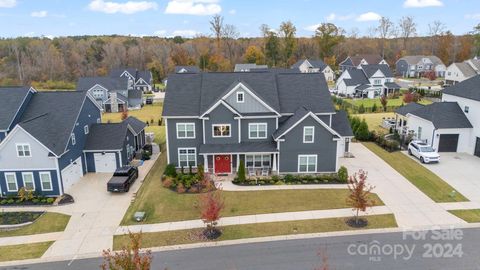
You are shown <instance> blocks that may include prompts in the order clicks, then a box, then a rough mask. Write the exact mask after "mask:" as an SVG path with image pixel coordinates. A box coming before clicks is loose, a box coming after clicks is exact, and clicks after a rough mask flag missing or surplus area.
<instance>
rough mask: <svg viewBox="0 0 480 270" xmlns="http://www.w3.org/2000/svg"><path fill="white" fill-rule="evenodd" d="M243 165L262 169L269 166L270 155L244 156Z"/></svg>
mask: <svg viewBox="0 0 480 270" xmlns="http://www.w3.org/2000/svg"><path fill="white" fill-rule="evenodd" d="M245 164H246V166H247V168H248V167H252V168H262V167H270V166H271V158H270V155H246V156H245Z"/></svg>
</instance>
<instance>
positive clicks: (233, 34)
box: [222, 24, 240, 60]
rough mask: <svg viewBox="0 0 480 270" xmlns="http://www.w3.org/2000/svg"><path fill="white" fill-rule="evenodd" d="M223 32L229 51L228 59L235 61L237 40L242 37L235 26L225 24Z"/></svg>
mask: <svg viewBox="0 0 480 270" xmlns="http://www.w3.org/2000/svg"><path fill="white" fill-rule="evenodd" d="M222 32H223V34H222V38H223V40H224V44H225V46H226V49H227V54H228V59H230V60H233V51H234V47H235V42H236V39H237V38H238V37H239V36H240V33H239V32H238V30H237V28H236V27H235V25H233V24H225V26H224V27H223V30H222Z"/></svg>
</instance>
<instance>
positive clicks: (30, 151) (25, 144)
mask: <svg viewBox="0 0 480 270" xmlns="http://www.w3.org/2000/svg"><path fill="white" fill-rule="evenodd" d="M19 146H22V151H23V156H20V155H19V153H18V147H19ZM25 146H28V152H29V153H30V155H28V156H26V155H25V148H24V147H25ZM15 150H16V151H17V157H19V158H24V157H31V156H32V148H31V147H30V144H28V143H17V144H15Z"/></svg>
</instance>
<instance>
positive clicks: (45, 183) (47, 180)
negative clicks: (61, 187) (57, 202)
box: [39, 172, 53, 191]
mask: <svg viewBox="0 0 480 270" xmlns="http://www.w3.org/2000/svg"><path fill="white" fill-rule="evenodd" d="M39 174H40V184H41V185H42V190H43V191H52V190H53V187H52V176H51V175H50V172H40V173H39Z"/></svg>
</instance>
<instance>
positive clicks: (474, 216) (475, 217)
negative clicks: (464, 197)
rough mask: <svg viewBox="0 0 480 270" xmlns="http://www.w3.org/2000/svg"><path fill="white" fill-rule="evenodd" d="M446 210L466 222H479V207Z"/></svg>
mask: <svg viewBox="0 0 480 270" xmlns="http://www.w3.org/2000/svg"><path fill="white" fill-rule="evenodd" d="M448 212H450V213H451V214H453V215H455V216H457V217H459V218H461V219H463V220H465V221H466V222H468V223H477V222H480V209H465V210H449V211H448Z"/></svg>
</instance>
